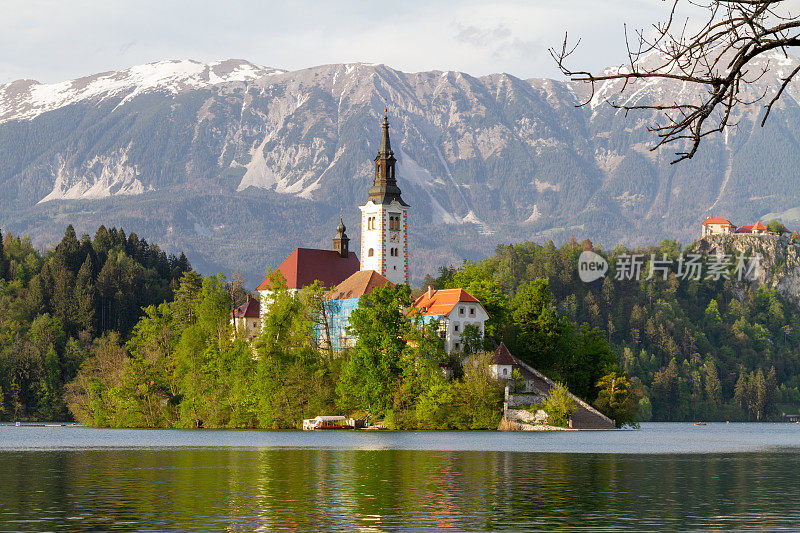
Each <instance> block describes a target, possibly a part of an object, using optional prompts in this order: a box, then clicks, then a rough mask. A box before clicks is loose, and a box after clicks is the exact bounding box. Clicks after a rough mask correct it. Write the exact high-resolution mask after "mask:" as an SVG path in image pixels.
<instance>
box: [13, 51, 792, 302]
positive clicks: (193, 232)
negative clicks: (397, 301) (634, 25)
mask: <svg viewBox="0 0 800 533" xmlns="http://www.w3.org/2000/svg"><path fill="white" fill-rule="evenodd" d="M759 61H760V63H761V66H762V67H767V73H766V74H765V75H764V76H762V77H761V78H760V79H758V80H757V81H754V83H752V84H751V85H748V86H747V87H746V88H745V91H746V93H747V94H751V95H753V96H754V97H757V96H760V95H762V94H767V95H769V94H771V93H774V91H775V90H776V87H777V86H778V84H779V82H780V78H781V76H782V75H785V74H787V73H789V72H791V70H792V69H793V67H794V66H796V65H797V64H798V59H796V58H794V57H791V56H789V57H786V56H781V55H773V56H769V57H764V58H761V59H760V60H759ZM597 89H598V90H597V91H596V93H595V94H594V96H593V97H592V95H591V94H589V93H588V92H587V87H585V86H584V85H581V84H576V83H572V82H568V81H557V80H551V79H527V80H525V79H520V78H516V77H514V76H512V75H509V74H492V75H488V76H481V77H475V76H470V75H468V74H466V73H463V72H452V71H448V72H442V71H431V72H416V73H407V72H402V71H399V70H395V69H392V68H390V67H388V66H385V65H372V64H363V63H359V64H334V65H323V66H318V67H313V68H308V69H303V70H297V71H284V70H280V69H275V68H268V67H261V66H257V65H254V64H252V63H249V62H247V61H243V60H233V59H231V60H226V61H220V62H214V63H201V62H197V61H190V60H174V61H162V62H158V63H152V64H147V65H140V66H135V67H132V68H129V69H126V70H121V71H114V72H105V73H100V74H95V75H92V76H87V77H83V78H79V79H75V80H69V81H64V82H61V83H54V84H43V83H38V82H36V81H32V80H18V81H14V82H11V83H7V84H3V85H0V228H2V229H3V230H4V231H11V232H13V233H14V234H22V235H31V236H32V238H33V240H34V242H35V243H36V244H37V245H38V246H46V245H48V244H50V243H53V242H55V241H57V240H59V239H60V237H61V235H63V231H64V227H65V226H66V225H67V224H68V223H71V224H73V225H74V226H75V228H76V230H77V231H78V232H79V233H80V232H93V231H95V230H96V228H97V227H98V226H99V225H100V224H105V225H106V226H112V225H113V226H117V227H119V226H122V227H124V228H125V230H126V231H127V232H136V233H137V234H138V235H139V236H140V237H142V238H145V239H147V240H149V241H150V242H154V243H158V244H159V245H161V246H162V247H163V248H164V249H166V250H168V251H184V252H186V254H187V256H188V257H189V259H190V261H191V262H192V264H193V265H194V266H195V267H196V268H198V269H199V270H201V271H203V272H223V273H226V274H228V275H230V273H232V272H233V271H236V270H238V271H239V272H240V273H242V274H243V275H244V276H245V277H246V278H247V280H248V285H250V286H251V287H252V286H254V285H255V284H256V283H258V282H259V281H260V280H261V278H263V276H264V275H265V273H266V272H267V270H268V269H270V268H274V267H276V266H277V265H278V264H279V263H280V261H282V259H283V258H284V257H285V256H286V255H287V254H288V253H289V252H290V251H291V250H292V249H294V248H296V247H325V248H327V247H329V246H330V244H331V240H330V239H331V238H332V237H333V236H334V234H335V228H336V226H337V225H338V222H339V217H340V215H341V216H342V218H343V220H344V223H345V225H346V226H347V227H348V233H349V235H350V237H351V238H352V243H351V248H352V249H356V250H357V249H358V245H359V233H360V227H359V224H360V220H359V211H358V210H357V208H356V206H357V205H359V204H361V203H363V202H364V201H366V196H367V189H368V187H369V185H370V184H371V180H372V159H373V158H374V157H375V153H376V151H377V149H378V145H379V142H380V136H379V134H380V119H381V118H382V114H383V110H384V107H386V108H388V112H389V118H390V122H391V127H392V129H391V134H392V147H393V149H394V150H395V156H396V157H397V159H398V166H397V169H398V170H397V171H398V174H397V175H398V184H399V185H400V187H401V188H402V190H403V198H404V199H405V200H406V202H408V203H409V204H411V206H412V209H411V211H410V225H409V227H410V239H411V252H410V254H411V269H412V272H411V274H412V279H413V280H414V281H415V282H419V281H421V279H422V278H423V277H424V275H425V274H433V273H435V271H436V268H437V267H439V266H442V265H448V264H455V265H458V264H460V263H461V262H462V261H463V260H467V259H469V260H477V259H481V258H483V257H486V256H488V255H490V254H491V253H493V252H494V248H495V247H496V246H497V245H498V244H502V243H509V242H516V241H521V240H536V241H542V240H547V239H553V240H554V241H555V242H556V243H557V244H558V243H559V242H560V241H563V240H566V239H568V238H569V237H570V236H574V237H575V238H577V239H579V240H581V239H584V238H589V239H591V240H592V241H593V242H595V243H599V244H601V245H603V246H604V247H613V246H615V245H617V244H627V245H637V244H650V243H656V242H659V241H660V240H662V239H665V238H675V239H678V240H680V241H682V242H684V243H688V242H690V241H692V240H694V239H695V238H696V237H697V236H698V235H699V228H700V222H701V221H702V219H704V218H706V217H707V216H722V217H726V218H729V219H731V220H732V221H733V222H734V223H735V224H739V225H741V224H744V223H753V222H755V220H756V219H762V220H765V219H770V218H781V219H782V220H783V221H784V223H786V224H787V226H789V227H790V228H791V229H794V227H800V188H798V187H796V186H795V183H796V180H797V177H798V176H800V144H798V142H799V141H800V105H799V104H798V100H797V99H798V98H799V97H800V94H798V89H797V86H796V85H792V86H790V87H789V89H788V90H787V91H786V92H785V93H784V94H783V96H782V97H781V100H780V102H779V105H778V106H777V107H776V108H775V109H774V110H773V113H772V115H771V116H770V119H769V120H768V121H767V123H766V125H765V126H764V127H763V128H762V127H761V126H760V118H761V116H762V114H763V112H764V111H763V104H762V103H755V104H753V105H751V106H749V107H746V108H743V109H741V110H740V111H738V112H737V114H736V117H735V118H736V124H735V125H732V126H730V127H728V128H726V130H725V131H724V132H723V133H721V134H718V135H712V136H709V137H708V138H707V139H706V140H705V141H704V143H703V145H702V147H701V149H700V151H699V152H698V154H697V155H696V156H695V157H694V158H693V159H692V160H689V161H686V162H682V163H680V164H675V165H672V164H670V163H671V161H672V160H673V159H674V152H675V150H677V149H678V148H679V147H676V146H667V147H664V148H660V149H658V150H656V151H651V150H650V148H651V147H652V146H653V145H654V144H655V142H656V137H655V134H654V133H653V132H652V131H650V128H651V127H652V126H653V125H654V124H655V123H656V121H657V120H658V118H657V116H656V115H654V114H653V113H651V112H632V113H627V114H626V113H625V112H624V111H620V110H619V109H616V108H614V107H613V106H611V105H609V104H608V103H606V102H605V101H604V100H605V98H606V97H614V98H616V99H617V100H619V101H621V102H625V103H638V104H644V103H653V102H665V101H668V102H672V101H675V100H677V99H681V98H686V97H689V98H691V97H695V96H696V95H697V93H696V92H694V93H692V94H688V93H689V92H690V91H696V90H695V89H692V88H687V87H686V86H685V85H683V84H679V83H675V82H664V81H655V80H651V81H648V82H646V83H641V84H640V85H635V86H633V87H628V88H627V89H626V91H625V93H623V94H621V95H619V94H618V91H619V89H620V86H619V85H618V84H617V83H614V82H608V83H606V84H604V85H602V86H599V87H598V88H597ZM754 99H755V98H754ZM587 100H588V104H587V105H583V106H581V105H579V104H581V103H584V102H586V101H587ZM793 224H795V225H794V226H793Z"/></svg>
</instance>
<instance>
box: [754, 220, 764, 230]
mask: <svg viewBox="0 0 800 533" xmlns="http://www.w3.org/2000/svg"><path fill="white" fill-rule="evenodd" d="M766 229H767V227H766V226H765V225H764V224H762V223H761V221H760V220H759V221H758V222H756V225H755V226H753V230H761V231H764V230H766Z"/></svg>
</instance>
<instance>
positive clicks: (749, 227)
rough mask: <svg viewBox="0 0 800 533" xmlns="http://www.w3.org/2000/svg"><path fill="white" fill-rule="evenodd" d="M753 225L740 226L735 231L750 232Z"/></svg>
mask: <svg viewBox="0 0 800 533" xmlns="http://www.w3.org/2000/svg"><path fill="white" fill-rule="evenodd" d="M752 232H753V226H742V227H740V228H739V229H737V230H736V233H752Z"/></svg>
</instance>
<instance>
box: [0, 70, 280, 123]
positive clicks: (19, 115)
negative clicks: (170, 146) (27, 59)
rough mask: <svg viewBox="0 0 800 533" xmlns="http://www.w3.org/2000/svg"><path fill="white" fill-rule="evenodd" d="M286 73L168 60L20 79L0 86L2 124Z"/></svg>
mask: <svg viewBox="0 0 800 533" xmlns="http://www.w3.org/2000/svg"><path fill="white" fill-rule="evenodd" d="M282 72H283V71H281V70H278V69H273V68H267V67H259V66H256V65H254V64H252V63H249V62H247V61H241V60H235V59H229V60H226V61H216V62H212V63H201V62H198V61H193V60H170V61H159V62H156V63H148V64H146V65H138V66H134V67H131V68H128V69H125V70H121V71H118V72H106V73H103V74H95V75H93V76H87V77H84V78H78V79H75V80H69V81H63V82H60V83H52V84H42V83H39V82H36V81H31V80H20V81H15V82H12V83H8V84H3V85H0V123H2V122H6V121H10V120H30V119H32V118H35V117H37V116H39V115H41V114H42V113H46V112H48V111H52V110H54V109H58V108H61V107H64V106H67V105H70V104H74V103H76V102H79V101H83V100H93V99H97V100H103V99H107V98H114V97H122V98H121V100H120V102H119V105H122V104H124V103H126V102H128V101H130V100H131V99H133V98H134V97H136V96H137V95H139V94H143V93H146V92H152V91H164V92H167V93H171V94H177V93H179V92H185V91H189V90H192V89H199V88H202V87H208V86H211V85H219V84H223V83H229V82H237V81H238V82H246V81H251V80H255V79H260V78H263V77H265V76H271V75H275V74H280V73H282Z"/></svg>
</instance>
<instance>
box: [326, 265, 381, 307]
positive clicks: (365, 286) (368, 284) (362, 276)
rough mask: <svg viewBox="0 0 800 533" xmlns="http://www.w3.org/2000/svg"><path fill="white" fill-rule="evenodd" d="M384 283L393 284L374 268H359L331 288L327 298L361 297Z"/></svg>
mask: <svg viewBox="0 0 800 533" xmlns="http://www.w3.org/2000/svg"><path fill="white" fill-rule="evenodd" d="M384 285H391V286H394V283H392V282H391V281H389V279H388V278H386V277H384V276H382V275H381V274H379V273H378V272H375V271H374V270H359V271H358V272H356V273H355V274H353V275H352V276H350V277H349V278H347V279H346V280H344V281H343V282H341V283H340V284H338V285H337V286H336V288H335V289H333V290H332V291H331V292H330V294H329V295H328V299H329V300H344V299H347V298H361V297H362V296H364V295H365V294H369V293H371V292H372V291H373V290H375V289H376V288H377V287H383V286H384Z"/></svg>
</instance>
